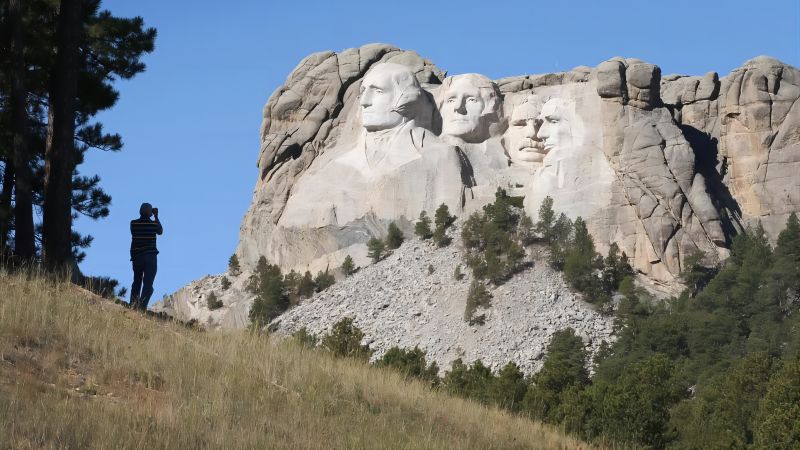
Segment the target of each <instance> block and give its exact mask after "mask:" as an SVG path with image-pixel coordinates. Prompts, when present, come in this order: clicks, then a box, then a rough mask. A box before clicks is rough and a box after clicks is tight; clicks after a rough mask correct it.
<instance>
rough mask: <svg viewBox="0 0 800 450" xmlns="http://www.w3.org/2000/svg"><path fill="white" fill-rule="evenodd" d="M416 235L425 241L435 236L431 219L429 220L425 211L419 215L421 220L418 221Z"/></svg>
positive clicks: (415, 227)
mask: <svg viewBox="0 0 800 450" xmlns="http://www.w3.org/2000/svg"><path fill="white" fill-rule="evenodd" d="M414 234H416V235H417V237H418V238H420V239H423V240H424V239H430V237H431V236H433V232H431V219H430V218H428V214H427V213H426V212H425V211H422V212H421V213H419V220H417V223H416V225H414Z"/></svg>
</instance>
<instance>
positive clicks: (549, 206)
mask: <svg viewBox="0 0 800 450" xmlns="http://www.w3.org/2000/svg"><path fill="white" fill-rule="evenodd" d="M555 225H556V213H555V211H553V199H552V198H551V197H550V196H549V195H548V196H547V197H545V198H544V200H542V204H541V205H539V220H538V221H537V222H536V227H535V228H534V231H535V232H536V234H538V235H539V236H540V237H541V238H542V240H543V241H544V242H545V243H547V244H551V243H552V242H553V241H554V239H555V237H556V236H555V233H554V228H555Z"/></svg>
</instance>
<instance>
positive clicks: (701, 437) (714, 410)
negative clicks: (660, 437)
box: [672, 352, 780, 448]
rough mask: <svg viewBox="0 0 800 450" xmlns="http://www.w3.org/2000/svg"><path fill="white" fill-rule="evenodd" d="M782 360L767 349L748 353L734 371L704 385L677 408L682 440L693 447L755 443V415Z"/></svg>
mask: <svg viewBox="0 0 800 450" xmlns="http://www.w3.org/2000/svg"><path fill="white" fill-rule="evenodd" d="M779 363H780V361H779V360H776V359H774V358H773V357H771V356H769V355H768V354H766V353H763V352H756V353H751V354H748V355H746V356H745V357H744V358H742V359H740V360H738V361H737V362H736V363H735V364H734V365H733V367H732V368H731V370H728V371H726V372H724V373H720V374H717V375H715V376H714V378H713V379H712V380H711V381H709V382H708V383H707V384H706V385H704V386H700V388H699V391H698V393H697V395H696V397H695V398H694V399H693V400H692V401H690V402H683V403H682V404H680V405H678V406H677V407H676V408H675V414H674V417H673V419H672V421H673V424H674V426H675V427H676V428H677V429H678V430H679V433H680V442H681V444H682V445H684V446H688V447H693V448H709V447H725V448H742V447H745V446H747V445H752V444H753V431H754V430H753V428H752V427H753V425H754V424H753V416H754V415H755V414H756V411H757V410H758V406H759V402H760V401H761V399H762V398H763V397H764V395H765V394H766V391H767V388H768V387H769V380H770V376H771V375H772V374H773V372H774V371H775V369H776V365H779Z"/></svg>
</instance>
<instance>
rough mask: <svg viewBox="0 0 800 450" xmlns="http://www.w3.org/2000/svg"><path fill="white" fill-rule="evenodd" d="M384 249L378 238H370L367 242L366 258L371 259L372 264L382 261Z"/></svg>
mask: <svg viewBox="0 0 800 450" xmlns="http://www.w3.org/2000/svg"><path fill="white" fill-rule="evenodd" d="M385 249H386V246H385V244H384V243H383V241H382V240H380V239H378V238H372V239H370V240H369V241H368V242H367V250H368V252H367V256H369V257H370V258H372V262H373V263H377V262H378V261H380V260H382V259H383V257H384V251H385Z"/></svg>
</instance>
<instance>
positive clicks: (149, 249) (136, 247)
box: [131, 217, 164, 260]
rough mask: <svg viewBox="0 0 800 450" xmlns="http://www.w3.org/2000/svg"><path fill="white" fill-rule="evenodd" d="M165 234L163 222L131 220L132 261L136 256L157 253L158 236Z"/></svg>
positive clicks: (142, 218)
mask: <svg viewBox="0 0 800 450" xmlns="http://www.w3.org/2000/svg"><path fill="white" fill-rule="evenodd" d="M163 232H164V229H163V228H162V227H161V222H159V221H158V217H156V220H150V218H147V217H140V218H138V219H134V220H131V260H133V258H134V257H135V256H138V255H143V254H145V253H156V254H158V249H157V248H156V235H157V234H161V233H163Z"/></svg>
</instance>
